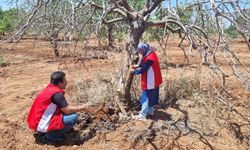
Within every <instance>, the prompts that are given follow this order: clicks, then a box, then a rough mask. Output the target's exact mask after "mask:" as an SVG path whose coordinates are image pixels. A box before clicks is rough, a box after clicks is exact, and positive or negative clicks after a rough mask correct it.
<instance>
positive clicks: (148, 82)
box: [141, 51, 162, 90]
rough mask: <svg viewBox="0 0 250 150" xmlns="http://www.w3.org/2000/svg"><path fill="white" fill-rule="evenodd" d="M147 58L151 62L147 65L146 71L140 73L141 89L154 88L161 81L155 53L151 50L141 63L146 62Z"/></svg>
mask: <svg viewBox="0 0 250 150" xmlns="http://www.w3.org/2000/svg"><path fill="white" fill-rule="evenodd" d="M147 60H151V61H153V64H152V65H151V66H150V67H149V69H148V70H147V71H145V72H144V73H142V76H141V86H142V90H150V89H155V88H157V87H159V86H160V84H161V83H162V76H161V70H160V64H159V61H158V57H157V55H156V53H155V52H154V51H153V52H151V53H150V54H149V55H148V56H146V57H145V58H144V59H143V61H142V65H143V64H145V63H146V61H147Z"/></svg>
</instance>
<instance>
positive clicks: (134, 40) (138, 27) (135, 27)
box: [123, 20, 145, 108]
mask: <svg viewBox="0 0 250 150" xmlns="http://www.w3.org/2000/svg"><path fill="white" fill-rule="evenodd" d="M129 26H130V27H129V39H128V43H127V44H126V52H127V55H126V56H127V59H126V61H127V62H125V64H127V65H124V68H123V70H124V72H125V73H126V79H125V84H124V94H123V99H125V100H126V103H127V105H128V108H131V107H132V104H133V102H132V99H131V94H130V89H131V86H132V83H133V78H134V74H133V73H131V72H130V69H131V65H133V64H136V63H138V60H139V57H138V55H137V56H136V55H135V54H133V52H135V50H136V48H137V45H138V44H139V42H140V39H141V37H142V34H143V32H144V31H145V27H144V22H143V21H140V20H136V21H134V22H132V23H130V24H129Z"/></svg>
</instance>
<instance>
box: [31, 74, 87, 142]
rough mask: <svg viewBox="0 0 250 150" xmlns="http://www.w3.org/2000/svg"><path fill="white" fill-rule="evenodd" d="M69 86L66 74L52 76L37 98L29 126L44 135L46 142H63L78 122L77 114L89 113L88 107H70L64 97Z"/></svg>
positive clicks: (32, 108)
mask: <svg viewBox="0 0 250 150" xmlns="http://www.w3.org/2000/svg"><path fill="white" fill-rule="evenodd" d="M66 86H67V80H66V78H65V73H64V72H61V71H56V72H53V73H52V74H51V80H50V84H48V85H47V86H46V87H45V88H44V89H43V90H42V91H41V92H40V93H39V94H38V96H37V97H36V99H35V100H34V102H33V105H32V107H31V109H30V111H29V115H28V119H27V122H28V126H29V128H30V129H32V130H33V131H35V132H37V133H42V134H44V137H45V139H46V140H49V141H52V142H53V141H62V140H63V136H64V134H65V133H66V132H67V131H69V130H70V129H72V128H73V126H74V125H75V124H76V122H77V117H78V116H77V115H76V112H79V111H84V110H85V111H87V107H86V105H83V106H79V107H77V106H70V105H69V104H68V103H67V100H66V99H65V97H64V89H65V88H66Z"/></svg>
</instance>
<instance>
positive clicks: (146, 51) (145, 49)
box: [136, 43, 152, 57]
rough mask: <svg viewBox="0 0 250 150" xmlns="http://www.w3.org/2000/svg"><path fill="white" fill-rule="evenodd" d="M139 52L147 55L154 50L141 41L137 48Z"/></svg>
mask: <svg viewBox="0 0 250 150" xmlns="http://www.w3.org/2000/svg"><path fill="white" fill-rule="evenodd" d="M136 51H137V52H142V55H143V56H144V57H145V56H147V55H149V54H150V53H151V52H152V48H151V47H150V46H149V45H148V44H147V43H140V44H139V45H138V46H137V49H136Z"/></svg>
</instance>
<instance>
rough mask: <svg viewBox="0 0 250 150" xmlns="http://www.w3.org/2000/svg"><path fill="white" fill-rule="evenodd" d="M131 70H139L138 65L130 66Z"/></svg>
mask: <svg viewBox="0 0 250 150" xmlns="http://www.w3.org/2000/svg"><path fill="white" fill-rule="evenodd" d="M131 68H132V69H136V68H139V65H132V67H131Z"/></svg>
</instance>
